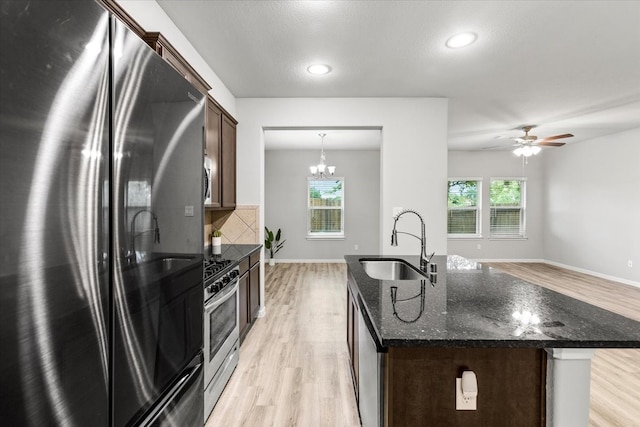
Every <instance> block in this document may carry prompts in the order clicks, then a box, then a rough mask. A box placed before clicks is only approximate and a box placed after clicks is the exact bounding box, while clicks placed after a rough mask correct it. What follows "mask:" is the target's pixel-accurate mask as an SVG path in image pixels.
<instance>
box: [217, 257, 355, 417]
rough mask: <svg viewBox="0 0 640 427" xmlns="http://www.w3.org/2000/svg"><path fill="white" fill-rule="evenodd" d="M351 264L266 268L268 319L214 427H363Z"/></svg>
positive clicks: (257, 329) (248, 348) (250, 341)
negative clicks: (354, 356)
mask: <svg viewBox="0 0 640 427" xmlns="http://www.w3.org/2000/svg"><path fill="white" fill-rule="evenodd" d="M346 282H347V270H346V264H276V265H275V266H274V267H268V266H265V293H266V296H265V298H266V301H265V302H266V310H267V314H266V316H265V317H263V318H260V319H258V321H257V322H256V324H255V325H254V326H253V328H252V329H251V331H250V332H249V334H248V335H247V338H246V339H245V341H244V343H243V344H242V347H241V348H240V361H239V364H238V367H237V368H236V371H235V373H234V374H233V376H232V378H231V380H230V381H229V383H228V384H227V387H226V388H225V390H224V392H223V394H222V396H221V398H220V400H219V401H218V404H217V405H216V407H215V409H214V411H213V413H212V414H211V416H210V417H209V420H208V421H207V424H206V426H207V427H218V426H225V427H233V426H238V427H239V426H242V427H262V426H275V427H280V426H283V427H284V426H305V427H306V426H310V427H311V426H345V427H348V426H359V425H360V419H359V416H358V409H357V407H356V402H355V397H354V393H353V385H352V383H351V373H350V371H349V354H348V351H347V344H346V337H345V334H346V307H347V301H346V292H347V291H346Z"/></svg>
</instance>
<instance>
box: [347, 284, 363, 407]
mask: <svg viewBox="0 0 640 427" xmlns="http://www.w3.org/2000/svg"><path fill="white" fill-rule="evenodd" d="M358 338H359V337H358V304H357V303H356V299H355V297H354V295H353V292H352V291H351V289H350V288H349V286H347V346H348V348H349V362H350V363H349V366H350V368H351V377H352V379H353V388H354V392H355V394H356V401H357V400H358V370H359V360H360V358H359V354H358Z"/></svg>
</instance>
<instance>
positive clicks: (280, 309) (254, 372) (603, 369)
mask: <svg viewBox="0 0 640 427" xmlns="http://www.w3.org/2000/svg"><path fill="white" fill-rule="evenodd" d="M490 265H491V266H493V267H495V268H498V269H500V270H503V271H505V272H507V273H509V274H512V275H514V276H517V277H520V278H523V279H525V280H527V281H529V282H532V283H536V284H538V285H540V286H546V287H549V288H551V289H553V290H555V291H557V292H561V293H564V294H567V295H570V296H572V297H574V298H577V299H581V300H584V301H587V302H589V303H591V304H594V305H598V306H600V307H603V308H606V309H608V310H611V311H614V312H616V313H619V314H622V315H624V316H627V317H630V318H633V319H635V320H639V321H640V289H638V288H634V287H632V286H628V285H624V284H619V283H616V282H611V281H608V280H604V279H599V278H595V277H593V276H588V275H585V274H581V273H575V272H572V271H569V270H564V269H560V268H557V267H553V266H549V265H546V264H524V263H522V264H521V263H493V264H490ZM265 292H266V308H267V315H266V316H265V317H264V318H261V319H258V321H257V322H256V324H255V325H254V327H253V328H252V330H251V332H249V334H248V335H247V338H246V340H245V342H244V343H243V345H242V347H241V349H240V362H239V364H238V367H237V369H236V372H235V373H234V375H233V377H232V378H231V380H230V381H229V384H227V387H226V389H225V391H224V392H223V394H222V396H221V398H220V401H219V402H218V404H217V405H216V408H215V409H214V411H213V413H212V414H211V416H210V417H209V420H208V421H207V423H206V427H219V426H224V427H234V426H242V427H262V426H277V427H280V426H301V427H307V426H309V427H311V426H359V425H360V422H359V417H358V410H357V407H356V402H355V398H354V394H353V386H352V384H351V374H350V372H349V365H348V363H349V362H348V357H349V356H348V352H347V346H346V338H345V333H346V265H345V264H276V265H275V266H274V267H268V266H265ZM639 390H640V350H635V349H634V350H597V351H596V356H595V358H594V360H593V364H592V380H591V413H590V426H592V427H605V426H606V427H633V426H640V391H639Z"/></svg>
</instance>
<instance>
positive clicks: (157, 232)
mask: <svg viewBox="0 0 640 427" xmlns="http://www.w3.org/2000/svg"><path fill="white" fill-rule="evenodd" d="M144 212H148V213H150V214H151V216H152V217H153V222H154V226H155V227H154V228H152V229H149V230H143V231H141V232H139V233H137V234H136V218H138V215H140V214H141V213H144ZM150 231H153V241H154V243H160V227H158V217H157V215H156V214H155V212H153V211H152V210H151V209H140V210H139V211H138V212H136V214H135V215H134V216H133V219H132V220H131V252H130V253H129V254H128V255H127V259H128V261H129V262H136V261H137V260H138V259H137V256H136V237H138V236H140V235H142V234H144V233H148V232H150Z"/></svg>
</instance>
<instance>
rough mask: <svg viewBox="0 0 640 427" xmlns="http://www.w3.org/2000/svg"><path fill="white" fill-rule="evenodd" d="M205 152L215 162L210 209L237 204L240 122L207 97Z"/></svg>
mask: <svg viewBox="0 0 640 427" xmlns="http://www.w3.org/2000/svg"><path fill="white" fill-rule="evenodd" d="M205 122H206V132H205V146H206V152H205V155H206V156H207V157H209V159H211V161H212V169H211V203H210V204H208V205H207V206H206V207H208V208H222V209H234V208H235V207H236V125H237V122H236V121H235V119H233V118H232V117H231V116H229V115H228V114H227V113H226V112H225V111H224V109H223V108H222V107H220V105H218V103H216V101H215V100H214V99H213V98H212V97H211V96H208V97H207V116H206V120H205Z"/></svg>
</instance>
